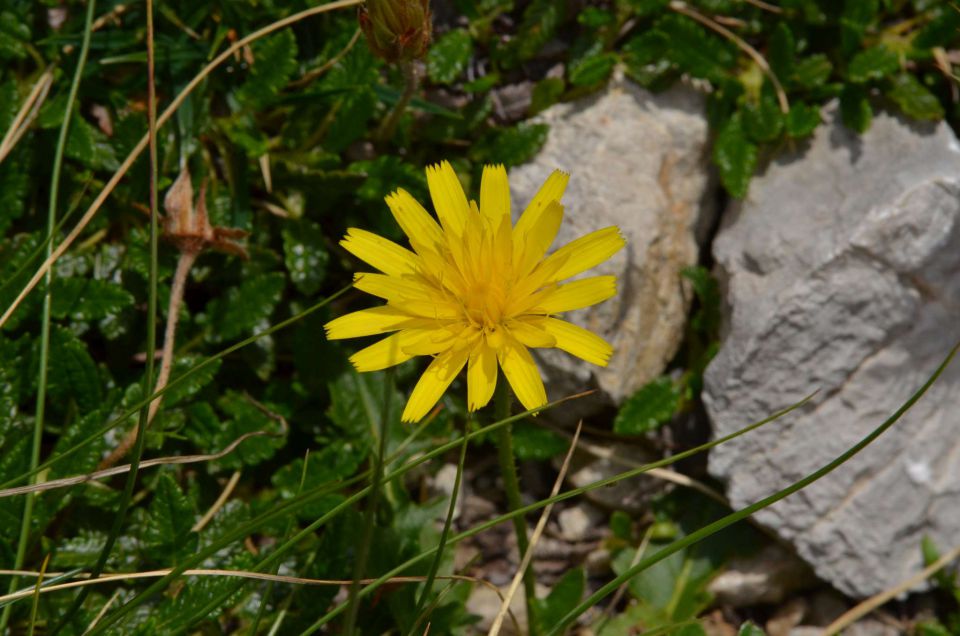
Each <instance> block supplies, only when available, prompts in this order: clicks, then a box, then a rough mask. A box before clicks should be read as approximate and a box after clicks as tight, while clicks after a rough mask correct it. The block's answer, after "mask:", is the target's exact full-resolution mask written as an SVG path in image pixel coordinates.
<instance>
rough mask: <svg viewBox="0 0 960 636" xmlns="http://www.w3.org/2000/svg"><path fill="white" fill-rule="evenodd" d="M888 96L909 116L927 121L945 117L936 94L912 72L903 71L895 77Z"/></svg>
mask: <svg viewBox="0 0 960 636" xmlns="http://www.w3.org/2000/svg"><path fill="white" fill-rule="evenodd" d="M887 96H888V97H890V99H892V100H893V101H895V102H896V103H897V106H899V107H900V110H902V111H903V112H904V113H905V114H906V115H907V116H908V117H913V118H914V119H920V120H927V121H935V120H939V119H943V114H944V113H943V105H942V104H941V103H940V101H939V100H938V99H937V97H936V95H934V94H933V93H931V92H930V91H929V90H927V88H926V87H925V86H924V85H923V84H921V83H920V80H918V79H917V78H916V77H914V76H913V75H911V74H910V73H901V74H900V75H897V76H896V77H895V78H893V82H892V83H891V86H890V89H889V90H888V91H887Z"/></svg>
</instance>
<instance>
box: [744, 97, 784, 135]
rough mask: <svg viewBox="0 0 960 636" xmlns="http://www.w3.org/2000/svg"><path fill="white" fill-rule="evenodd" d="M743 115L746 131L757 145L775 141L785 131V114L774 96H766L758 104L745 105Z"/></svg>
mask: <svg viewBox="0 0 960 636" xmlns="http://www.w3.org/2000/svg"><path fill="white" fill-rule="evenodd" d="M741 113H742V117H743V129H744V131H745V132H746V133H747V136H748V137H750V139H752V140H753V141H755V142H757V143H766V142H770V141H774V140H775V139H777V138H778V137H779V136H780V132H781V131H782V130H783V113H782V112H780V106H779V104H777V100H776V98H775V97H773V96H768V95H766V94H764V95H763V96H761V98H760V100H759V102H758V103H756V104H753V103H747V104H744V106H743V109H742V111H741Z"/></svg>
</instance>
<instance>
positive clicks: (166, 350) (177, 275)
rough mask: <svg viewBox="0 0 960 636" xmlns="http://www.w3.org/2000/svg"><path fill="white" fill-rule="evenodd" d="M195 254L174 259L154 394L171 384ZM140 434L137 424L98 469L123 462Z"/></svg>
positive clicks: (150, 414) (150, 415) (154, 404)
mask: <svg viewBox="0 0 960 636" xmlns="http://www.w3.org/2000/svg"><path fill="white" fill-rule="evenodd" d="M197 256H199V254H198V252H196V251H194V250H184V251H182V252H180V258H179V259H178V260H177V269H176V271H175V272H174V274H173V281H172V282H171V284H170V304H169V305H168V306H167V325H166V327H165V328H164V332H163V353H162V354H161V355H160V373H158V374H157V383H156V385H155V386H154V389H153V392H154V393H158V392H160V391H162V390H163V389H164V387H166V386H167V382H169V381H170V370H171V369H172V368H173V350H174V345H175V344H176V341H177V320H178V319H179V317H180V307H181V306H182V305H183V294H184V292H185V291H186V287H187V278H188V277H189V275H190V268H192V267H193V264H194V263H195V262H196V261H197ZM161 402H163V397H162V396H158V397H157V398H156V399H155V400H154V401H153V402H151V403H150V408H149V410H148V411H147V428H149V427H150V423H151V422H153V418H154V416H156V414H157V410H159V408H160V404H161ZM139 433H140V424H139V423H138V424H136V425H135V426H134V427H133V428H132V429H131V430H130V432H129V433H127V436H126V437H125V438H123V441H121V442H120V444H119V445H118V446H117V447H116V448H115V449H114V451H113V452H112V453H110V454H109V455H107V457H106V458H105V459H104V460H103V461H101V462H100V465H99V466H98V467H97V469H98V470H104V469H106V468H110V467H111V466H113V465H115V464H116V463H117V462H119V461H120V460H121V459H123V458H124V457H125V456H126V454H127V453H129V452H130V449H131V448H133V446H134V444H135V443H136V441H137V435H138V434H139Z"/></svg>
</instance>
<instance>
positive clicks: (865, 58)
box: [847, 44, 900, 83]
mask: <svg viewBox="0 0 960 636" xmlns="http://www.w3.org/2000/svg"><path fill="white" fill-rule="evenodd" d="M898 68H900V60H899V58H898V57H897V54H896V53H894V52H893V51H891V50H890V49H888V48H887V47H885V46H883V45H882V44H881V45H879V46H873V47H870V48H869V49H865V50H863V51H860V52H859V53H857V54H856V55H854V56H853V59H852V60H850V66H849V67H847V77H849V78H850V81H852V82H858V83H863V82H868V81H870V80H879V79H883V78H884V77H886V76H888V75H891V74H893V73H895V72H896V71H897V69H898Z"/></svg>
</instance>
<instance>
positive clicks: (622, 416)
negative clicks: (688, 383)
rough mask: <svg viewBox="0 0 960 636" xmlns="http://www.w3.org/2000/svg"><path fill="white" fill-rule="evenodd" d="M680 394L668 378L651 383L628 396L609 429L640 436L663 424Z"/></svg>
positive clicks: (672, 411)
mask: <svg viewBox="0 0 960 636" xmlns="http://www.w3.org/2000/svg"><path fill="white" fill-rule="evenodd" d="M681 395H682V393H681V392H680V390H679V389H678V387H677V385H676V382H674V381H673V379H672V378H669V377H666V376H663V377H659V378H657V379H655V380H652V381H650V382H648V383H647V384H645V385H644V386H643V387H641V388H640V390H639V391H637V392H636V393H634V394H633V395H631V396H630V397H629V398H627V400H626V401H625V402H624V403H623V406H621V407H620V411H619V412H618V413H617V417H616V418H615V419H614V420H613V430H614V431H616V432H617V433H623V434H624V435H642V434H643V433H647V432H650V431H652V430H655V429H657V428H658V427H660V426H662V425H663V424H666V423H667V422H669V421H670V419H671V418H672V417H673V414H674V413H675V412H676V410H677V408H678V407H679V406H680V398H681Z"/></svg>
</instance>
